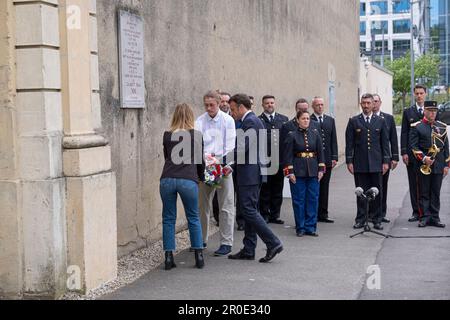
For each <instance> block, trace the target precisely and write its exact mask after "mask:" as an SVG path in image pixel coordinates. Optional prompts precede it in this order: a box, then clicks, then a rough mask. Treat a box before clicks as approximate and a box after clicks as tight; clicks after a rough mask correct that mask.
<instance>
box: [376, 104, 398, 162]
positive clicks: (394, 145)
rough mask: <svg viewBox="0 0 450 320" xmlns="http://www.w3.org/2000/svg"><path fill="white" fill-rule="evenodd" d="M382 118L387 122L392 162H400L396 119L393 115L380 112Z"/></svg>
mask: <svg viewBox="0 0 450 320" xmlns="http://www.w3.org/2000/svg"><path fill="white" fill-rule="evenodd" d="M380 117H382V118H383V119H384V121H386V126H387V129H388V136H389V143H390V146H391V160H392V161H400V156H399V153H398V136H397V126H396V125H395V119H394V117H393V116H392V115H390V114H388V113H385V112H380Z"/></svg>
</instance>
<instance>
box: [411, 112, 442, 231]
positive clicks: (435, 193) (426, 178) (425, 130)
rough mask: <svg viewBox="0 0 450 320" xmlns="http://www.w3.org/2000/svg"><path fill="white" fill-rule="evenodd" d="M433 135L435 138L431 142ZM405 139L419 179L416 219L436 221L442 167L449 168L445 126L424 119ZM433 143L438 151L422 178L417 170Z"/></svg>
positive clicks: (437, 218) (437, 220)
mask: <svg viewBox="0 0 450 320" xmlns="http://www.w3.org/2000/svg"><path fill="white" fill-rule="evenodd" d="M433 132H434V134H435V135H436V137H437V138H436V139H432V133H433ZM409 140H410V143H411V150H412V153H413V155H414V159H413V158H411V161H414V162H415V168H416V170H417V172H416V173H417V176H418V180H419V195H420V196H419V216H420V218H421V220H422V221H425V222H426V223H437V222H440V219H439V210H440V192H441V186H442V179H443V173H444V167H449V166H450V158H449V143H448V135H447V125H446V124H445V123H442V122H439V121H436V122H435V123H433V124H431V123H430V122H428V121H427V120H426V119H424V120H423V121H421V122H418V123H416V124H413V125H412V127H411V130H410V139H409ZM433 140H434V141H433ZM433 143H435V144H436V146H437V147H438V148H439V149H440V152H439V153H438V154H437V156H436V157H435V162H434V164H433V165H432V166H431V174H430V175H424V174H422V173H421V172H420V170H419V169H420V167H421V166H422V165H423V164H424V163H423V159H424V158H425V156H430V154H429V149H430V148H431V146H432V145H433Z"/></svg>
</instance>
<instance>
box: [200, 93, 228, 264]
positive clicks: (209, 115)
mask: <svg viewBox="0 0 450 320" xmlns="http://www.w3.org/2000/svg"><path fill="white" fill-rule="evenodd" d="M221 100H222V97H221V95H220V94H219V93H217V92H216V91H210V92H208V93H207V94H205V96H204V97H203V103H204V106H205V111H206V113H204V114H203V115H201V116H200V117H199V118H198V119H197V121H196V122H195V129H196V130H198V131H200V132H202V134H203V140H204V153H205V154H211V155H214V156H215V157H216V158H217V159H219V160H221V162H222V163H225V160H224V158H225V157H227V156H232V155H233V153H234V149H235V145H236V127H235V122H234V120H233V118H232V117H231V116H229V115H227V114H226V113H224V112H222V111H221V110H220V103H221ZM216 192H217V198H218V201H219V232H220V248H219V249H218V250H217V251H216V252H215V253H214V254H215V255H216V256H226V255H228V254H230V253H231V250H232V246H233V234H234V219H235V215H236V211H235V207H234V186H233V177H232V175H229V176H228V177H227V178H226V179H223V180H222V182H221V184H220V187H219V188H217V189H216V188H213V187H210V186H207V185H206V184H205V183H203V182H201V183H200V186H199V207H200V216H201V222H202V231H203V242H204V243H205V247H206V244H207V243H208V238H209V221H210V217H211V212H212V201H213V198H214V194H215V193H216Z"/></svg>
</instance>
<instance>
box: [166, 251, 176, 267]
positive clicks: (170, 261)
mask: <svg viewBox="0 0 450 320" xmlns="http://www.w3.org/2000/svg"><path fill="white" fill-rule="evenodd" d="M176 267H177V265H176V264H175V260H174V258H173V252H172V251H166V261H165V262H164V269H165V270H171V269H172V268H176Z"/></svg>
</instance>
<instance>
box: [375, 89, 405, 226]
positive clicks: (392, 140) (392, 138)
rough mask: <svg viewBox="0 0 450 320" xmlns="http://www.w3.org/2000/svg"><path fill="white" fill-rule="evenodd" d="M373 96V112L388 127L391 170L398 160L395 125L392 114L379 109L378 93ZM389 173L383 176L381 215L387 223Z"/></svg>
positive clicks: (380, 103) (380, 102)
mask: <svg viewBox="0 0 450 320" xmlns="http://www.w3.org/2000/svg"><path fill="white" fill-rule="evenodd" d="M373 98H374V107H373V113H374V114H376V115H377V116H380V117H382V118H383V119H384V120H385V121H386V125H387V129H388V137H389V146H390V151H391V161H390V163H389V168H390V169H391V170H395V169H396V168H397V165H398V162H399V161H400V157H399V153H398V136H397V126H396V125H395V119H394V117H393V116H392V115H390V114H388V113H386V112H383V111H381V105H382V103H383V102H382V101H381V97H380V96H379V95H378V94H374V95H373ZM389 175H390V170H389V171H388V172H386V174H385V175H384V176H383V202H382V209H381V215H382V217H383V219H382V222H385V223H389V222H391V221H390V220H389V219H388V218H386V214H387V194H388V185H389Z"/></svg>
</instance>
